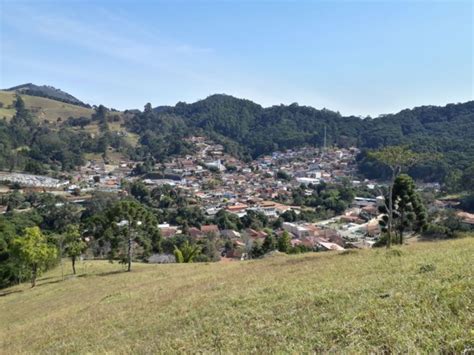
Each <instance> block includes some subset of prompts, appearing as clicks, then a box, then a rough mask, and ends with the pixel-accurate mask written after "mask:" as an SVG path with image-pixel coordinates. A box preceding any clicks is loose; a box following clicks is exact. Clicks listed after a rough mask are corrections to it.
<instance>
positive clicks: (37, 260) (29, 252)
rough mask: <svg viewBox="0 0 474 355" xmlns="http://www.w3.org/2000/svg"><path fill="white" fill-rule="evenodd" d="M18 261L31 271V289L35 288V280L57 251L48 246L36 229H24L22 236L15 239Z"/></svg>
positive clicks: (39, 231) (39, 230) (52, 259)
mask: <svg viewBox="0 0 474 355" xmlns="http://www.w3.org/2000/svg"><path fill="white" fill-rule="evenodd" d="M15 246H16V250H17V252H18V255H19V257H20V259H21V260H22V261H23V262H24V263H25V264H27V265H28V266H29V268H30V270H31V287H35V286H36V278H37V277H38V275H39V274H40V273H41V272H42V271H44V270H45V269H46V268H47V266H48V265H49V264H51V263H52V262H53V261H54V259H55V258H56V256H57V249H56V248H55V247H54V246H52V245H50V244H48V242H47V240H46V237H45V236H44V235H43V233H42V232H41V229H39V228H38V227H31V228H25V232H24V235H23V236H20V237H17V238H16V239H15Z"/></svg>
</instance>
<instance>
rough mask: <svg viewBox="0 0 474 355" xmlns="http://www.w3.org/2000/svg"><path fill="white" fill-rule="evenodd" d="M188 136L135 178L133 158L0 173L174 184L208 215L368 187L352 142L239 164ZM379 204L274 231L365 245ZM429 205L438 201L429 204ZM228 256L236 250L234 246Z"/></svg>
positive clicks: (73, 188) (79, 195) (336, 244)
mask: <svg viewBox="0 0 474 355" xmlns="http://www.w3.org/2000/svg"><path fill="white" fill-rule="evenodd" d="M188 140H189V142H190V143H191V144H193V146H194V147H195V150H194V153H193V154H191V155H186V156H183V157H177V158H174V159H172V160H170V161H168V162H165V163H162V164H156V165H155V167H154V170H153V171H151V172H149V173H148V174H145V175H142V176H139V177H138V176H135V175H133V174H132V171H133V169H134V168H135V167H136V165H137V164H138V163H139V162H135V161H125V160H120V161H116V162H112V163H110V162H109V163H106V162H104V161H102V160H100V161H94V160H91V161H88V162H87V163H86V164H85V165H84V166H82V167H80V168H79V169H78V170H77V171H76V172H75V173H74V174H73V176H72V179H71V178H70V179H69V181H68V180H59V179H53V178H50V177H46V176H37V175H27V174H16V173H0V180H9V181H11V182H18V183H19V184H21V185H22V186H25V187H30V188H42V189H44V190H45V191H46V189H47V190H48V191H51V190H58V191H57V192H59V191H61V192H65V193H66V194H69V196H67V197H68V198H69V199H70V200H71V201H73V202H82V201H84V199H86V198H89V197H90V194H89V193H90V192H92V191H107V192H114V193H123V190H122V183H123V181H129V182H133V181H136V180H137V179H139V180H141V181H142V182H143V183H144V184H146V185H148V186H149V187H150V188H153V187H154V186H161V185H171V186H174V187H175V188H176V189H179V190H180V191H181V193H182V194H184V195H185V196H186V197H188V198H190V199H193V200H194V201H197V203H198V204H199V206H200V207H201V208H202V210H203V212H204V213H205V214H206V215H207V216H209V217H210V218H211V217H212V216H214V215H215V214H216V213H218V212H219V211H220V210H222V209H224V210H226V211H227V212H229V213H232V214H235V215H236V216H238V217H243V216H245V215H246V214H247V213H248V212H249V211H257V212H261V213H263V214H264V215H265V216H266V217H267V218H269V219H270V220H272V219H276V218H278V216H280V215H281V214H283V213H285V212H286V211H289V210H293V211H295V213H296V214H298V213H299V211H300V207H298V206H291V205H289V204H285V203H282V202H281V201H291V191H292V190H293V189H294V188H296V187H300V186H305V185H306V186H307V185H310V184H313V185H317V184H319V183H321V182H326V183H334V182H340V181H342V180H343V179H345V180H346V181H348V182H350V183H351V184H353V185H362V184H363V185H364V186H365V187H366V188H367V189H374V187H375V185H374V184H372V183H371V182H370V181H358V180H356V179H354V176H355V175H356V164H355V156H356V155H357V154H358V152H359V151H358V149H357V148H337V149H335V148H329V149H319V148H314V147H304V148H300V149H296V150H287V151H284V152H274V153H272V154H270V155H265V156H262V157H260V158H258V159H256V160H253V161H251V162H249V163H246V162H243V161H241V160H239V159H237V158H235V157H233V156H231V155H229V154H227V153H226V152H225V149H224V147H223V146H222V145H220V144H216V143H214V142H212V141H210V140H209V139H207V138H205V137H190V138H188ZM308 191H309V192H308V193H311V191H310V190H308ZM276 201H280V202H276ZM381 203H383V198H382V197H379V198H374V199H371V198H364V197H356V198H355V201H354V203H353V205H352V206H350V208H348V209H347V210H346V211H345V212H344V213H343V214H342V215H339V216H336V217H334V218H331V219H328V220H325V221H320V222H317V223H303V222H302V223H284V224H283V226H282V228H281V229H280V230H279V231H277V232H278V233H281V232H283V231H287V232H288V233H290V235H291V237H292V240H291V243H292V245H293V246H298V245H303V246H305V247H308V248H312V249H317V250H342V249H344V248H347V247H357V248H367V247H371V246H372V245H373V244H374V243H375V240H376V239H377V237H378V236H379V234H380V229H379V223H378V222H379V221H378V219H379V218H380V216H379V212H378V207H379V206H380V204H381ZM438 203H440V204H441V203H442V202H439V201H438ZM434 207H435V208H437V207H440V206H436V204H434ZM440 208H442V207H440ZM459 217H460V218H461V219H462V220H463V221H465V223H468V224H469V225H474V216H473V215H472V214H468V213H465V212H462V213H461V214H460V215H459ZM159 227H160V229H161V232H162V235H163V236H164V237H165V238H167V237H172V236H175V235H179V234H181V233H183V231H182V229H181V228H180V227H179V226H170V225H168V224H162V225H160V226H159ZM185 232H186V235H189V236H191V237H195V238H203V237H205V236H206V235H210V234H213V235H219V236H223V237H226V238H228V239H230V240H233V242H234V243H235V244H236V246H240V247H242V248H243V249H245V246H246V245H247V246H248V242H247V241H246V240H249V239H250V240H251V239H264V238H265V237H266V233H265V232H263V231H254V230H246V231H244V233H241V232H239V231H230V230H219V229H218V228H217V226H214V225H204V226H202V227H201V228H199V229H198V228H189V229H187V230H186V231H185ZM236 257H239V255H238V253H237V254H236Z"/></svg>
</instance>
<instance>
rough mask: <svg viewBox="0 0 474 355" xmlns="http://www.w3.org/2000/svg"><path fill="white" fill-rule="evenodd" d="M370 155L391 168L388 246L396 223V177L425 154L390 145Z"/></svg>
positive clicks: (386, 227)
mask: <svg viewBox="0 0 474 355" xmlns="http://www.w3.org/2000/svg"><path fill="white" fill-rule="evenodd" d="M370 156H371V157H372V158H374V159H375V160H377V161H379V162H380V163H382V164H384V165H385V166H387V167H388V168H389V169H390V172H391V178H390V182H389V186H388V203H385V208H386V210H387V221H386V222H385V223H386V226H385V229H386V233H387V248H390V246H391V244H392V238H393V231H394V223H393V217H394V215H393V207H394V204H393V186H394V184H395V179H396V178H397V176H399V175H400V174H401V173H402V171H403V170H404V169H407V168H408V167H410V166H413V165H415V164H416V163H418V162H420V161H422V160H423V159H424V155H422V154H418V153H415V152H413V151H411V150H410V149H408V148H407V147H405V146H389V147H385V148H382V149H381V150H378V151H374V152H371V153H370Z"/></svg>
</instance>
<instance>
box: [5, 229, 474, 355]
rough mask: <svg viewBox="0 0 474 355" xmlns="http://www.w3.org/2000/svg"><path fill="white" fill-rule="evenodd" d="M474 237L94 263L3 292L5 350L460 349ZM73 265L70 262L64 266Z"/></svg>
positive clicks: (469, 335)
mask: <svg viewBox="0 0 474 355" xmlns="http://www.w3.org/2000/svg"><path fill="white" fill-rule="evenodd" d="M472 255H474V239H472V238H470V239H462V240H456V241H446V242H439V243H417V244H413V245H410V246H406V247H404V248H403V249H401V255H400V253H398V252H397V251H396V250H395V251H386V250H372V251H356V252H346V253H342V254H340V253H334V252H331V253H315V254H304V255H299V256H285V255H282V256H276V257H272V258H267V259H264V260H255V261H249V262H235V263H211V264H189V265H184V264H181V265H146V264H136V265H135V267H134V270H133V272H132V273H122V272H116V271H117V270H120V266H118V265H117V264H113V265H112V264H108V263H106V262H101V261H95V262H87V263H85V264H82V265H81V266H80V273H84V272H85V271H86V272H87V275H81V276H82V277H77V278H69V279H68V280H67V281H64V282H62V281H60V278H59V275H60V270H59V269H56V270H54V271H52V272H50V273H48V274H47V275H45V276H44V278H43V279H42V280H41V281H40V282H39V286H37V288H35V289H28V287H27V285H20V286H17V287H13V288H10V289H7V290H4V294H5V295H4V296H3V297H0V314H1V317H0V342H1V343H0V349H2V350H1V352H2V353H6V354H13V353H21V352H30V353H31V352H32V353H37V352H48V353H51V352H53V353H57V352H59V353H71V352H79V353H87V352H89V353H90V352H92V353H104V352H111V353H131V352H133V353H155V352H164V353H169V352H197V351H203V352H233V353H235V352H256V353H262V352H264V353H268V352H312V351H329V350H331V351H338V352H339V351H346V352H351V353H352V352H364V353H365V352H367V351H379V352H380V351H384V350H388V349H391V350H392V351H397V352H440V351H441V352H442V351H445V352H461V351H462V350H463V349H464V348H466V347H468V346H471V347H472V346H473V345H474V342H473V341H474V339H473V334H474V330H473V317H472V300H473V299H474V294H473V292H474V290H473V289H474V287H473V286H474V285H473V268H472V263H471V262H472ZM67 266H68V267H69V265H67Z"/></svg>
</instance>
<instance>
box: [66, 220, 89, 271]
mask: <svg viewBox="0 0 474 355" xmlns="http://www.w3.org/2000/svg"><path fill="white" fill-rule="evenodd" d="M64 244H65V249H66V253H67V256H69V257H70V258H71V264H72V273H73V274H74V275H76V260H77V258H78V257H79V256H80V255H81V254H82V253H83V252H84V251H85V250H86V248H87V244H86V242H84V241H83V240H82V238H81V232H80V231H79V226H78V225H77V224H72V225H69V226H68V227H67V229H66V233H65V235H64Z"/></svg>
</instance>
